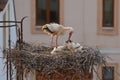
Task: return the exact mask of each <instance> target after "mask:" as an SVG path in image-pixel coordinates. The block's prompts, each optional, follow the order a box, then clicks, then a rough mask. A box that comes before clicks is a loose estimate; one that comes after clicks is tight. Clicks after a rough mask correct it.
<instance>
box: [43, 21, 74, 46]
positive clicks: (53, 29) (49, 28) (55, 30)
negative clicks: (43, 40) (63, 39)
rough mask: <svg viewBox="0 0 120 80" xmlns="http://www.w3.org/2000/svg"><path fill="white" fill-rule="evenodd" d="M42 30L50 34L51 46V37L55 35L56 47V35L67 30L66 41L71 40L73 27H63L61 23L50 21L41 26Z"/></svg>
mask: <svg viewBox="0 0 120 80" xmlns="http://www.w3.org/2000/svg"><path fill="white" fill-rule="evenodd" d="M42 30H43V32H46V33H48V34H49V35H51V37H52V38H51V46H52V44H53V37H54V36H55V37H56V47H57V46H58V36H60V35H62V34H64V33H65V32H68V34H69V35H68V41H71V40H70V39H71V36H72V33H73V31H74V30H73V28H72V27H65V26H63V25H60V24H57V23H50V24H45V25H43V26H42Z"/></svg>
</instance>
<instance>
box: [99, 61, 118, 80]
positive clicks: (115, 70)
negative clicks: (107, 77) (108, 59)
mask: <svg viewBox="0 0 120 80" xmlns="http://www.w3.org/2000/svg"><path fill="white" fill-rule="evenodd" d="M106 66H108V67H109V66H110V67H114V75H113V76H114V80H118V74H117V71H119V67H118V66H119V65H118V63H108V64H106ZM102 67H105V65H100V66H99V67H98V69H97V70H98V76H99V78H100V79H101V80H103V79H102V77H103V76H102Z"/></svg>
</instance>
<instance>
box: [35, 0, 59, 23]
mask: <svg viewBox="0 0 120 80" xmlns="http://www.w3.org/2000/svg"><path fill="white" fill-rule="evenodd" d="M50 22H56V23H59V0H36V25H43V24H46V23H50Z"/></svg>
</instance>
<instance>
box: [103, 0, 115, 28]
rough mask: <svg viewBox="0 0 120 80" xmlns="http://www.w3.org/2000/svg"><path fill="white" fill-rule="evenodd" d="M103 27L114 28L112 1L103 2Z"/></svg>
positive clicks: (105, 0)
mask: <svg viewBox="0 0 120 80" xmlns="http://www.w3.org/2000/svg"><path fill="white" fill-rule="evenodd" d="M102 17H103V20H102V21H103V23H102V25H103V27H114V20H113V19H114V0H103V16H102Z"/></svg>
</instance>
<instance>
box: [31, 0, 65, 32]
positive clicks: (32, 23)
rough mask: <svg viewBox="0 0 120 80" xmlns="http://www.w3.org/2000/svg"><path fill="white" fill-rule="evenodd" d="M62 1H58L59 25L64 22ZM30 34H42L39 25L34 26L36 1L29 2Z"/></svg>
mask: <svg viewBox="0 0 120 80" xmlns="http://www.w3.org/2000/svg"><path fill="white" fill-rule="evenodd" d="M63 9H64V0H59V23H60V24H63V20H64V14H63V13H64V12H63V11H64V10H63ZM31 32H32V34H34V33H37V34H38V33H43V31H42V30H41V26H40V25H36V0H31Z"/></svg>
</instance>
